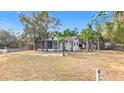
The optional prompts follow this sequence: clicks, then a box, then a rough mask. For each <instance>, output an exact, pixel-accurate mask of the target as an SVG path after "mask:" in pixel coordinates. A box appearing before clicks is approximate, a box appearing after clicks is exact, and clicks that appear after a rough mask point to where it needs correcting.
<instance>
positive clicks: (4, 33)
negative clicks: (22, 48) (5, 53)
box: [0, 29, 18, 47]
mask: <svg viewBox="0 0 124 93" xmlns="http://www.w3.org/2000/svg"><path fill="white" fill-rule="evenodd" d="M0 45H1V46H8V47H18V37H17V36H16V35H15V34H14V33H13V32H12V31H11V30H10V29H8V30H5V29H0Z"/></svg>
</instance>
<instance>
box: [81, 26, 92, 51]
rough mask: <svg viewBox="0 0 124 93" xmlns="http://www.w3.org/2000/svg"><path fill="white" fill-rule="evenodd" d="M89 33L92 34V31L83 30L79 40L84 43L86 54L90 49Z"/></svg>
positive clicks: (88, 29)
mask: <svg viewBox="0 0 124 93" xmlns="http://www.w3.org/2000/svg"><path fill="white" fill-rule="evenodd" d="M91 33H92V30H91V29H90V28H87V29H84V30H83V31H82V32H81V38H82V40H84V41H85V42H86V52H89V48H90V46H89V41H90V39H91Z"/></svg>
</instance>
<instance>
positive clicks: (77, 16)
mask: <svg viewBox="0 0 124 93" xmlns="http://www.w3.org/2000/svg"><path fill="white" fill-rule="evenodd" d="M95 13H96V12H90V11H88V12H87V11H82V12H81V11H80V12H79V11H73V12H72V11H71V12H70V11H66V12H64V11H63V12H60V11H58V12H57V11H56V12H52V14H51V15H52V16H55V17H57V18H59V19H60V21H61V24H62V25H61V26H60V31H63V30H64V29H66V28H70V29H73V28H74V27H76V28H77V29H78V31H81V30H82V29H84V28H86V27H87V24H88V23H89V22H91V20H92V16H93V15H94V14H95ZM0 28H6V29H7V28H9V29H11V30H13V31H14V32H22V31H23V25H22V23H21V22H20V19H19V12H17V11H13V12H12V11H9V12H7V11H6V12H0Z"/></svg>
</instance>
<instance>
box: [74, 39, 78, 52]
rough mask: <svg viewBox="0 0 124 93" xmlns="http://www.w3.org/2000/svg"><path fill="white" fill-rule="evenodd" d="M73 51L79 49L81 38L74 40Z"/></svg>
mask: <svg viewBox="0 0 124 93" xmlns="http://www.w3.org/2000/svg"><path fill="white" fill-rule="evenodd" d="M73 51H79V40H78V39H76V40H74V41H73Z"/></svg>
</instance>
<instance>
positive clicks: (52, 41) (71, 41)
mask: <svg viewBox="0 0 124 93" xmlns="http://www.w3.org/2000/svg"><path fill="white" fill-rule="evenodd" d="M64 47H65V48H64V49H65V51H79V50H80V40H79V38H78V36H72V37H70V38H65V43H64ZM40 49H41V50H48V51H62V50H63V47H62V44H61V43H60V42H59V39H58V38H57V37H49V38H48V39H46V40H43V41H41V44H40Z"/></svg>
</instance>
